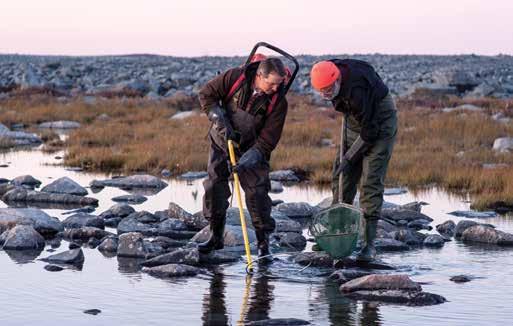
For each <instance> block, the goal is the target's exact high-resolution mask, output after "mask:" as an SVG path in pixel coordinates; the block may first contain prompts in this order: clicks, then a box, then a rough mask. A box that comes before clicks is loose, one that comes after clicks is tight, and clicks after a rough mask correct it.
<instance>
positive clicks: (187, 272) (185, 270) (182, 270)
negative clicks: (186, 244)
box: [142, 264, 201, 278]
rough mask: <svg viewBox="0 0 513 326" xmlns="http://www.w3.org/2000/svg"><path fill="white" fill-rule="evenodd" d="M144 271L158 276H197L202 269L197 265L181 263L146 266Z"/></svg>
mask: <svg viewBox="0 0 513 326" xmlns="http://www.w3.org/2000/svg"><path fill="white" fill-rule="evenodd" d="M142 271H143V273H148V274H149V275H151V276H154V277H158V278H173V277H186V276H196V275H198V274H200V273H201V269H199V268H197V267H193V266H189V265H180V264H167V265H161V266H155V267H144V268H143V269H142Z"/></svg>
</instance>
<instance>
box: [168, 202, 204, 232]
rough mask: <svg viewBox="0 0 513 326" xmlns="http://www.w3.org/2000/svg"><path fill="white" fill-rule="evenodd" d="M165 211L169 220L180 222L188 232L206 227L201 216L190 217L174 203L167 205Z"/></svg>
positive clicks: (190, 215)
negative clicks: (174, 219)
mask: <svg viewBox="0 0 513 326" xmlns="http://www.w3.org/2000/svg"><path fill="white" fill-rule="evenodd" d="M167 211H168V214H169V216H170V217H171V218H177V219H179V220H181V221H182V222H184V223H185V225H187V227H188V228H189V229H190V230H194V231H199V230H201V229H203V228H204V227H206V226H207V225H208V221H207V220H206V219H205V218H204V217H203V216H198V215H192V214H190V213H189V212H187V211H186V210H185V209H183V208H181V207H180V206H179V205H177V204H175V203H169V207H168V209H167Z"/></svg>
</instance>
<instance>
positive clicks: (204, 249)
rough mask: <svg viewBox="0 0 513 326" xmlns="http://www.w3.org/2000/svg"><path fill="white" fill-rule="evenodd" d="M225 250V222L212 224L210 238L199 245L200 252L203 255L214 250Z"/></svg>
mask: <svg viewBox="0 0 513 326" xmlns="http://www.w3.org/2000/svg"><path fill="white" fill-rule="evenodd" d="M223 248H224V221H223V222H222V223H219V222H211V223H210V238H209V239H208V240H207V241H205V242H202V243H200V244H199V245H198V251H199V252H200V253H202V254H208V253H210V252H212V251H213V250H219V249H223Z"/></svg>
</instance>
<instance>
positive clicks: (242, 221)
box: [228, 139, 253, 271]
mask: <svg viewBox="0 0 513 326" xmlns="http://www.w3.org/2000/svg"><path fill="white" fill-rule="evenodd" d="M228 152H229V153H230V163H231V164H232V167H235V165H237V162H236V160H235V150H234V145H233V141H232V140H230V139H229V140H228ZM233 182H234V186H233V187H234V188H235V195H236V196H237V204H238V205H239V215H240V225H241V227H242V236H243V237H244V248H245V249H246V257H247V260H248V270H250V271H251V270H253V262H252V260H251V250H250V248H249V239H248V231H247V229H246V219H245V218H244V209H243V208H242V196H241V194H240V181H239V175H238V174H237V172H233Z"/></svg>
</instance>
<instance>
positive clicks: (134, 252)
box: [118, 232, 150, 258]
mask: <svg viewBox="0 0 513 326" xmlns="http://www.w3.org/2000/svg"><path fill="white" fill-rule="evenodd" d="M118 241H119V242H118V256H120V257H136V258H146V256H147V255H148V254H150V250H149V248H147V247H146V243H145V242H144V239H143V235H142V234H141V233H138V232H129V233H124V234H122V235H120V236H119V240H118Z"/></svg>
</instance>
